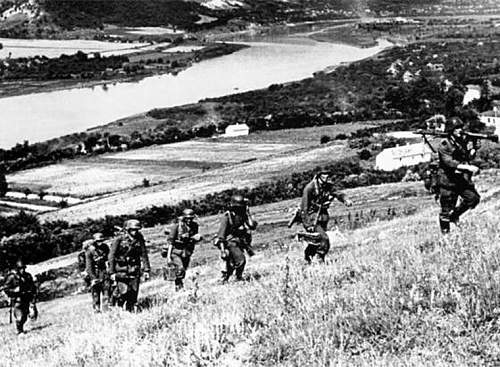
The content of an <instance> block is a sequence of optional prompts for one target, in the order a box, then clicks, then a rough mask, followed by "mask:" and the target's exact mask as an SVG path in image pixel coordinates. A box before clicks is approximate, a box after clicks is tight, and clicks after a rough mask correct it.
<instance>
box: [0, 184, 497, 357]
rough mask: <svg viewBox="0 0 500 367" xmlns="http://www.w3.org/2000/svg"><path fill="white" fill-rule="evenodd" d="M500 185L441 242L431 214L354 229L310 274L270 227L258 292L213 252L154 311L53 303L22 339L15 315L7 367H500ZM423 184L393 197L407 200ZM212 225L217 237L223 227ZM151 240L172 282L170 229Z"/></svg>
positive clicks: (203, 251) (1, 351)
mask: <svg viewBox="0 0 500 367" xmlns="http://www.w3.org/2000/svg"><path fill="white" fill-rule="evenodd" d="M498 178H499V176H498V175H492V176H491V177H490V176H489V177H486V178H485V180H484V181H482V183H481V185H480V191H481V194H482V196H483V202H482V203H481V204H480V206H479V207H478V208H477V209H476V210H475V211H474V213H473V214H472V213H470V214H467V215H465V216H464V218H463V221H462V223H461V226H460V228H454V232H453V234H452V235H450V236H447V237H442V236H441V235H440V234H439V233H438V231H437V212H438V209H437V206H432V207H430V206H429V205H428V204H426V205H423V207H422V208H421V210H420V211H419V212H417V213H416V214H415V215H411V216H408V217H404V218H396V219H394V220H391V221H381V222H376V223H373V224H372V225H369V226H367V227H365V228H360V229H356V230H353V231H345V232H344V233H343V235H344V237H343V238H342V239H341V240H339V242H338V244H336V245H335V246H334V248H333V249H332V252H331V254H330V255H329V256H328V258H327V262H326V264H325V265H320V264H313V265H312V266H304V264H303V260H302V256H303V254H302V246H301V244H300V243H297V242H296V241H294V240H293V239H292V238H291V237H292V235H293V232H292V230H287V229H283V226H279V227H278V228H274V227H272V226H266V224H264V226H263V228H261V230H259V231H257V232H255V242H256V244H258V245H259V246H258V249H257V254H256V255H255V256H254V257H253V258H251V259H249V262H248V265H247V269H246V271H245V276H246V281H244V282H239V283H237V282H230V283H229V284H227V285H221V284H219V283H218V281H217V279H218V277H219V266H218V264H219V262H218V255H217V251H216V249H215V248H214V247H213V246H211V245H209V243H208V240H207V242H206V243H204V244H203V245H202V246H201V247H199V248H198V249H197V251H196V252H195V256H197V260H196V261H193V265H192V267H191V268H190V269H189V270H188V277H187V280H186V289H185V290H184V291H182V292H177V293H176V292H174V290H173V285H172V284H171V283H167V282H165V281H163V280H161V279H159V277H158V276H156V277H155V278H153V280H151V281H149V282H147V283H144V284H143V285H142V286H141V291H140V300H139V303H140V305H141V306H142V311H141V312H138V313H134V314H128V313H124V312H121V311H120V310H113V311H112V312H108V313H103V314H100V315H94V314H92V311H91V305H90V295H89V294H80V295H75V296H69V297H65V298H63V299H57V300H53V301H49V302H42V303H40V304H39V309H40V311H41V317H40V319H39V320H38V321H37V322H36V323H31V324H29V325H28V327H27V330H28V334H26V335H24V336H23V337H22V338H16V337H15V335H14V330H13V326H12V325H9V324H8V322H7V320H8V309H3V310H1V311H0V330H1V331H2V335H4V343H3V344H2V346H0V365H2V366H3V365H5V366H6V367H10V366H18V365H39V366H42V365H43V366H51V367H52V366H77V365H83V364H85V365H89V366H93V365H95V366H97V365H98V366H114V365H120V363H121V362H122V361H127V363H130V364H132V365H134V366H152V365H169V366H189V365H200V364H201V365H217V366H245V365H249V366H250V365H251V366H253V365H255V366H257V365H266V366H267V365H273V366H294V365H301V366H322V365H329V364H336V365H370V366H401V365H406V366H469V365H495V364H496V362H495V361H497V360H498V357H499V352H498V349H497V345H498V337H497V334H496V333H495V332H494V329H492V328H494V325H491V324H490V322H489V321H487V320H488V318H489V317H495V316H494V313H495V311H494V309H493V308H495V307H498V306H500V304H499V301H498V298H497V297H496V296H495V294H496V293H495V292H496V290H497V289H498V288H497V287H498V277H497V274H496V273H497V270H496V266H497V264H498V260H499V259H498V244H499V242H498V233H497V232H496V231H495V228H498V225H499V223H498V218H497V216H496V215H495V213H496V212H497V211H498V208H499V196H498V194H499V193H500V191H499V188H498V183H499V182H498ZM415 185H417V184H416V183H413V184H401V185H399V186H398V185H396V184H393V186H391V187H392V189H394V191H393V190H392V189H391V188H389V187H385V189H386V190H385V192H386V194H387V195H393V196H395V197H396V196H398V195H399V194H400V193H404V192H405V191H407V190H414V189H418V188H417V187H416V186H415ZM381 186H384V185H381ZM371 189H372V188H365V191H364V192H363V193H361V192H359V198H358V200H364V199H366V198H369V197H370V196H371V195H372V192H371ZM377 190H378V191H377V192H379V193H380V192H383V190H382V187H377ZM350 193H351V192H350ZM351 194H353V193H351ZM353 196H354V195H353ZM356 204H359V202H358V201H356ZM273 205H274V204H270V205H268V206H263V207H259V208H255V213H256V215H257V216H261V215H262V214H264V212H266V211H268V210H271V209H273V207H272V206H273ZM279 205H282V204H281V203H280V204H279ZM279 205H278V206H279ZM285 206H286V205H285ZM202 222H203V226H202V228H211V227H212V226H211V223H213V220H212V218H207V219H202ZM144 232H145V236H146V238H147V239H148V240H149V241H150V244H149V247H150V250H151V252H152V253H153V255H152V258H153V267H154V268H155V269H157V270H158V268H159V267H160V266H161V265H163V261H162V260H161V258H160V257H159V256H158V246H159V245H160V244H161V243H162V241H163V236H164V235H163V234H162V232H163V227H157V228H152V229H148V230H145V231H144ZM207 237H210V236H207ZM260 244H266V246H260ZM202 255H203V256H204V257H203V258H201V256H202ZM193 260H194V259H193ZM156 275H158V274H156ZM471 282H472V283H471ZM471 284H474V286H475V287H479V289H477V290H478V292H471V289H470V285H471ZM428 287H432V289H433V292H429V293H426V292H425V290H426V289H428ZM471 304H473V305H474V307H470V305H471ZM452 305H453V306H452ZM490 307H492V308H491V309H490ZM483 318H486V319H485V320H484V321H483ZM473 322H480V325H479V326H478V327H474V328H472V329H471V325H473ZM483 322H484V324H483ZM344 337H347V338H348V339H343V338H344ZM477 338H480V340H483V342H482V343H481V344H480V345H478V344H477ZM311 345H313V346H317V347H311ZM477 348H480V349H479V351H478V349H477ZM285 351H286V352H285Z"/></svg>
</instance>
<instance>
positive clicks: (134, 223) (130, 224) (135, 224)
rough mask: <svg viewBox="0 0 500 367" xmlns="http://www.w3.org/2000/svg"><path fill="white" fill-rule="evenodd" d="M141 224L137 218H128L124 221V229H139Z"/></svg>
mask: <svg viewBox="0 0 500 367" xmlns="http://www.w3.org/2000/svg"><path fill="white" fill-rule="evenodd" d="M141 228H142V225H141V222H139V221H138V220H137V219H129V220H127V221H126V222H125V229H127V230H128V229H141Z"/></svg>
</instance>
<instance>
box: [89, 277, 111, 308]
mask: <svg viewBox="0 0 500 367" xmlns="http://www.w3.org/2000/svg"><path fill="white" fill-rule="evenodd" d="M90 293H91V294H92V307H93V309H94V311H96V312H99V311H101V307H104V303H105V302H107V301H108V300H109V284H108V282H107V281H102V282H101V283H99V284H96V285H95V286H93V287H92V288H91V289H90Z"/></svg>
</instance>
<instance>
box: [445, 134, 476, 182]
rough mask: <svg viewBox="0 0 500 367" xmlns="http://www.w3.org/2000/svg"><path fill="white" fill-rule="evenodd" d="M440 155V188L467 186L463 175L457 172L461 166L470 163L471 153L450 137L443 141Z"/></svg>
mask: <svg viewBox="0 0 500 367" xmlns="http://www.w3.org/2000/svg"><path fill="white" fill-rule="evenodd" d="M438 155H439V170H438V181H439V186H441V187H444V188H453V187H455V186H457V185H467V184H468V183H467V180H466V178H465V176H464V174H463V173H461V172H458V173H457V172H456V169H457V166H458V165H459V164H465V163H468V162H469V160H470V159H469V158H470V157H469V153H468V152H467V150H466V149H465V148H464V147H463V146H462V145H460V144H459V143H458V142H456V141H455V140H454V138H453V137H449V138H446V139H443V140H441V142H440V144H439V147H438Z"/></svg>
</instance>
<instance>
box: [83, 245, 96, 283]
mask: <svg viewBox="0 0 500 367" xmlns="http://www.w3.org/2000/svg"><path fill="white" fill-rule="evenodd" d="M94 265H95V264H94V256H93V249H92V247H90V246H89V248H87V251H85V272H86V273H87V275H88V276H89V277H90V279H91V280H92V279H96V278H97V275H96V273H95V271H94V270H95V266H94Z"/></svg>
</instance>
